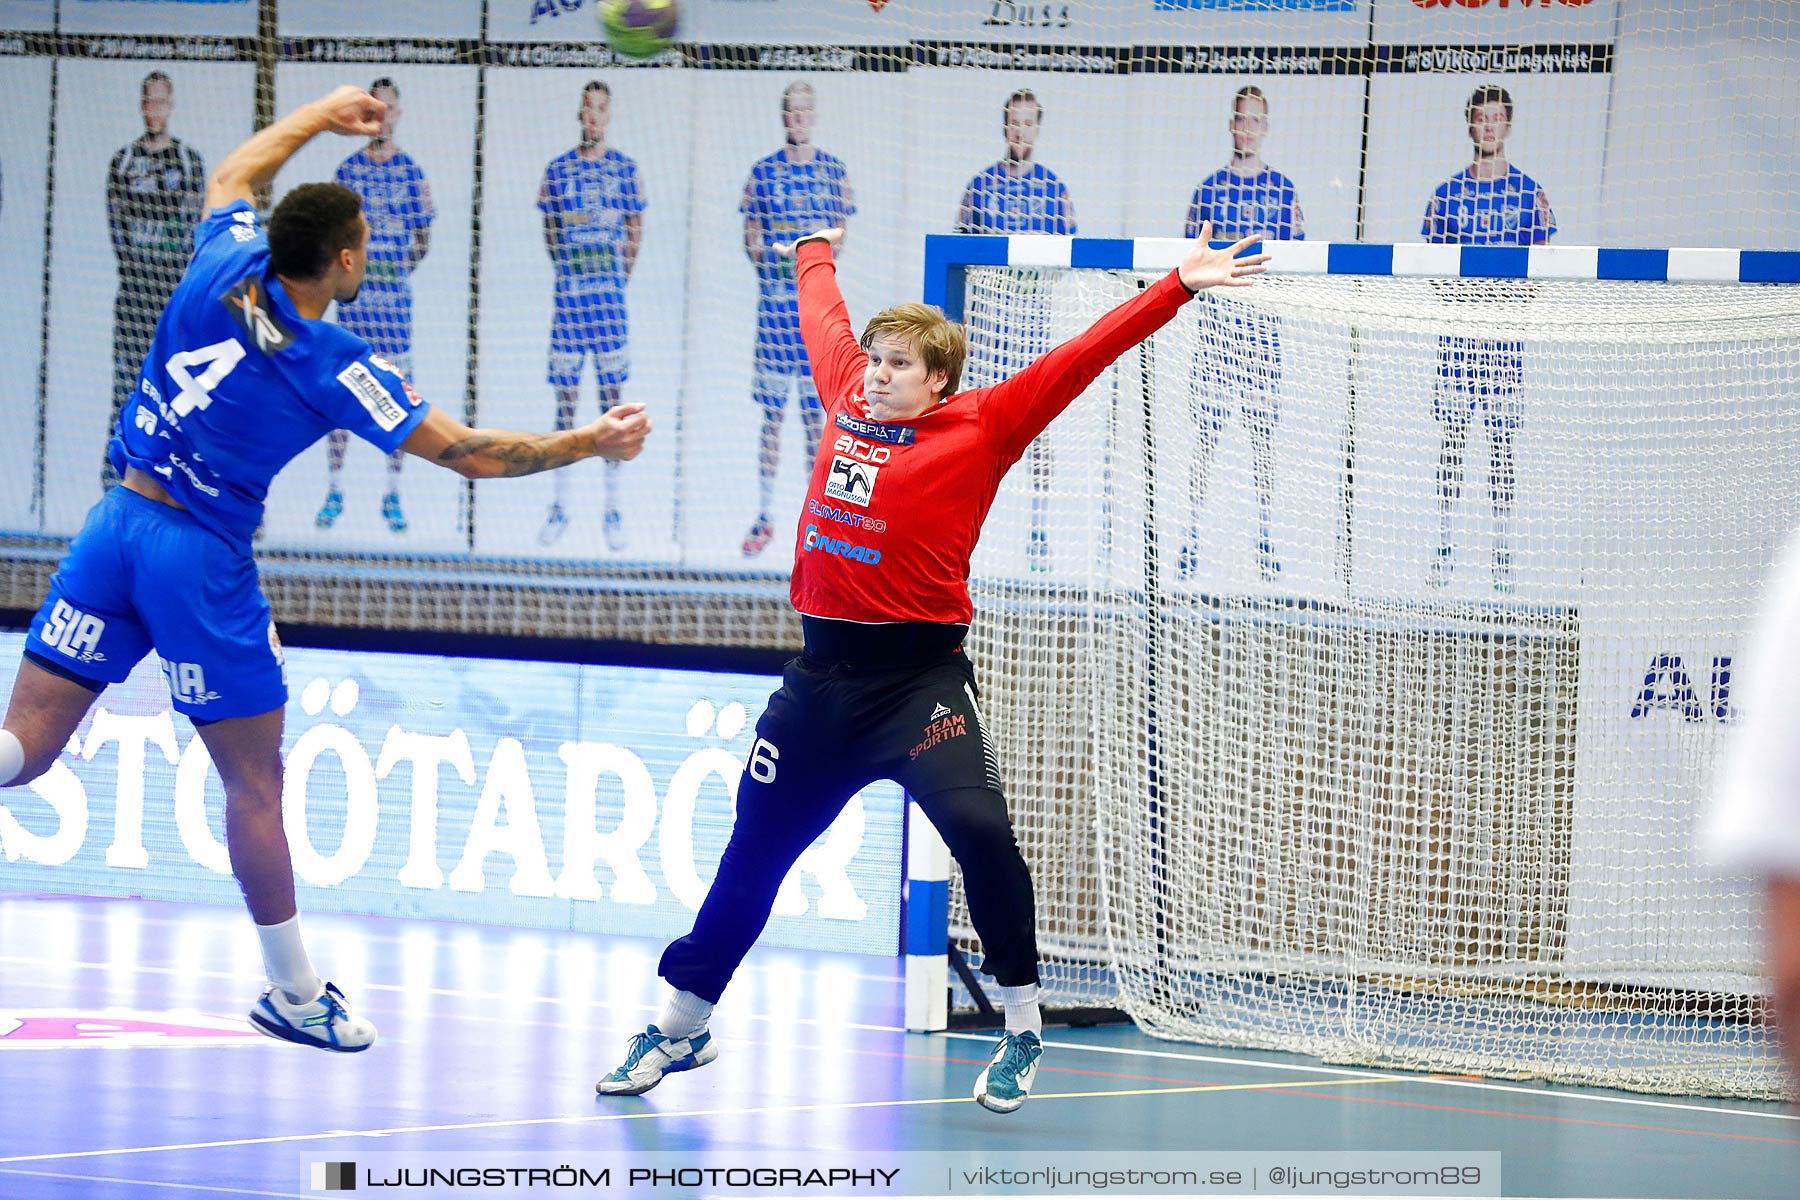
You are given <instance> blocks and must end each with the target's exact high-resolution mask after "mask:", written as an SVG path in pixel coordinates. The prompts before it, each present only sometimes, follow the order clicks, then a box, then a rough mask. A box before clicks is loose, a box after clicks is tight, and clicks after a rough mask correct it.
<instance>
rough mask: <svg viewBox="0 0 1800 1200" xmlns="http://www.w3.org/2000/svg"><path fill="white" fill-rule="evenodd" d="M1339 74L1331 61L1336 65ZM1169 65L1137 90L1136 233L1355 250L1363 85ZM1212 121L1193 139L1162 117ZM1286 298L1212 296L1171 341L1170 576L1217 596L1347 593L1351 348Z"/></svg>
mask: <svg viewBox="0 0 1800 1200" xmlns="http://www.w3.org/2000/svg"><path fill="white" fill-rule="evenodd" d="M1318 61H1320V62H1321V63H1323V62H1324V61H1325V60H1322V59H1321V60H1318ZM1172 72H1173V66H1172V65H1171V67H1170V69H1169V70H1168V71H1165V72H1162V73H1157V74H1152V75H1147V76H1142V77H1139V78H1138V79H1136V80H1134V81H1133V86H1134V89H1135V90H1136V92H1137V95H1136V97H1135V102H1136V104H1137V106H1138V109H1137V111H1138V112H1139V114H1140V116H1141V117H1142V120H1141V121H1140V123H1139V125H1138V128H1140V129H1142V130H1144V131H1145V135H1144V136H1142V137H1139V138H1137V139H1134V143H1135V145H1134V155H1133V162H1132V170H1133V172H1134V177H1135V185H1134V186H1133V187H1132V188H1131V189H1130V193H1129V196H1128V198H1127V213H1128V217H1127V223H1126V224H1127V229H1128V231H1129V232H1130V233H1131V234H1132V235H1134V236H1138V237H1194V236H1197V235H1198V233H1199V231H1200V225H1201V223H1202V222H1203V221H1210V222H1211V223H1212V233H1213V237H1214V238H1216V239H1221V240H1234V239H1236V238H1240V237H1244V236H1247V235H1249V234H1253V233H1261V234H1263V235H1264V236H1266V237H1269V238H1273V239H1285V240H1292V239H1296V238H1299V239H1311V240H1314V241H1353V240H1355V237H1356V192H1357V177H1358V169H1359V162H1358V149H1357V148H1358V146H1359V145H1360V142H1361V136H1362V91H1363V80H1362V78H1361V77H1360V76H1358V75H1356V74H1353V73H1348V72H1344V73H1335V74H1324V73H1321V74H1317V75H1311V76H1304V77H1297V78H1289V77H1269V76H1243V75H1232V74H1199V73H1188V74H1175V73H1172ZM1171 111H1178V112H1183V113H1188V114H1191V115H1192V117H1193V118H1194V119H1193V120H1192V121H1191V123H1189V124H1188V125H1186V126H1184V127H1181V128H1177V127H1176V126H1174V125H1172V124H1171V123H1170V122H1168V121H1164V120H1158V119H1155V118H1154V116H1153V114H1156V113H1166V112H1171ZM1278 291H1279V289H1278V288H1275V287H1270V286H1268V281H1264V285H1263V286H1260V287H1258V288H1255V289H1251V290H1249V291H1247V292H1243V293H1237V294H1233V295H1229V296H1217V297H1209V298H1206V299H1204V300H1202V301H1200V302H1199V303H1196V304H1194V305H1192V306H1190V308H1189V310H1188V311H1187V312H1184V313H1183V314H1182V315H1181V316H1180V317H1179V318H1177V328H1175V329H1172V330H1170V331H1169V332H1168V333H1167V334H1165V335H1164V337H1163V340H1162V342H1161V343H1160V344H1162V345H1164V346H1165V347H1166V349H1167V353H1164V354H1162V355H1160V356H1159V358H1158V361H1157V364H1156V368H1157V373H1158V380H1159V382H1158V390H1157V393H1156V394H1157V395H1159V396H1162V397H1165V398H1166V399H1165V401H1164V403H1163V404H1162V405H1161V406H1160V407H1159V409H1158V412H1157V416H1158V435H1157V446H1158V463H1159V477H1158V479H1157V481H1156V482H1157V495H1158V505H1157V514H1158V518H1159V526H1160V528H1161V537H1160V539H1159V544H1160V545H1161V547H1162V549H1163V552H1164V557H1165V559H1166V561H1165V564H1164V566H1165V576H1164V577H1165V579H1171V580H1176V581H1178V582H1180V583H1183V584H1186V585H1190V586H1194V587H1197V588H1200V589H1202V590H1205V591H1208V592H1217V591H1219V590H1222V589H1223V590H1228V591H1243V590H1246V589H1248V590H1258V589H1262V590H1266V589H1269V588H1273V587H1279V588H1280V589H1282V590H1287V589H1299V590H1301V591H1303V592H1304V593H1305V594H1307V595H1313V596H1318V595H1331V594H1336V593H1337V592H1338V591H1339V590H1341V587H1342V584H1341V577H1340V576H1339V574H1338V573H1337V571H1336V569H1335V558H1336V543H1337V539H1338V537H1339V534H1340V532H1341V531H1340V528H1339V527H1340V525H1341V523H1342V521H1341V499H1340V490H1341V486H1342V479H1341V476H1342V466H1343V462H1342V453H1341V449H1340V448H1341V445H1342V441H1343V437H1342V429H1343V424H1344V420H1345V416H1346V414H1345V406H1344V396H1343V386H1342V381H1343V380H1344V378H1345V377H1346V369H1347V356H1348V350H1349V347H1348V345H1347V343H1345V344H1334V343H1329V342H1326V341H1322V340H1320V339H1318V338H1316V337H1302V338H1298V339H1295V338H1289V339H1287V341H1286V342H1285V343H1284V341H1283V339H1282V336H1281V327H1282V323H1283V322H1282V319H1281V317H1280V316H1279V315H1273V314H1272V313H1271V310H1270V308H1269V307H1267V306H1266V302H1267V301H1270V300H1276V299H1278V294H1277V293H1278Z"/></svg>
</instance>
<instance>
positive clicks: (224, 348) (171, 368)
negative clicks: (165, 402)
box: [163, 338, 244, 417]
mask: <svg viewBox="0 0 1800 1200" xmlns="http://www.w3.org/2000/svg"><path fill="white" fill-rule="evenodd" d="M243 360H244V346H243V343H241V342H239V341H237V340H236V339H235V338H226V339H225V340H224V341H222V342H214V343H213V344H212V345H210V346H202V347H200V348H199V349H198V350H183V351H182V352H181V353H179V354H176V355H172V356H171V357H170V359H169V361H168V362H167V363H165V364H163V368H164V370H166V371H168V373H169V378H170V379H173V380H174V381H175V382H176V383H178V384H180V385H181V394H180V395H179V396H177V397H175V402H174V403H173V404H172V405H170V408H172V409H173V410H174V412H175V415H176V416H178V417H185V416H187V415H188V414H189V413H191V412H193V411H194V410H195V409H196V408H205V407H206V406H207V405H209V404H211V403H212V390H213V389H214V388H216V387H218V386H219V381H220V380H222V379H224V378H225V377H226V376H227V375H229V374H231V372H232V370H233V368H235V367H236V366H237V365H238V364H239V363H240V362H242V361H243ZM199 366H205V367H206V369H205V370H204V371H202V372H200V374H199V375H190V374H189V373H188V368H189V367H199Z"/></svg>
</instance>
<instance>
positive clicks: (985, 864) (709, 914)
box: [659, 649, 1038, 1004]
mask: <svg viewBox="0 0 1800 1200" xmlns="http://www.w3.org/2000/svg"><path fill="white" fill-rule="evenodd" d="M756 738H757V740H756V742H755V744H754V748H753V749H752V751H751V754H750V761H749V765H748V767H747V768H746V770H745V772H744V777H743V781H742V783H740V784H739V786H738V795H737V824H736V825H735V826H733V828H732V831H731V841H730V842H729V843H728V844H727V845H726V847H725V853H724V856H723V857H722V858H721V859H720V860H719V871H718V874H717V875H716V876H714V878H713V883H712V888H711V890H709V891H708V892H707V894H706V900H705V902H704V903H703V904H702V905H701V906H700V912H699V915H698V916H696V917H695V919H694V929H693V932H691V933H689V934H688V935H687V936H686V937H684V938H681V939H679V940H677V941H675V942H673V943H671V944H670V945H669V948H668V949H667V950H665V951H663V956H662V964H661V966H660V968H659V973H660V974H661V975H662V977H663V978H664V979H666V980H668V981H669V983H670V984H671V985H673V986H674V987H677V988H680V989H682V990H683V991H688V992H692V993H694V994H695V995H696V996H700V997H702V998H703V999H705V1000H708V1001H711V1002H713V1003H715V1004H716V1003H717V1002H718V1000H719V997H720V995H722V994H723V993H724V991H725V985H726V984H727V983H729V982H731V977H732V975H733V973H735V972H736V971H737V968H738V964H739V963H740V962H742V961H743V959H744V955H745V954H747V953H749V950H750V947H751V946H752V945H753V944H754V943H755V941H756V939H757V937H758V935H760V934H761V933H762V930H763V926H764V925H766V924H767V923H768V920H769V913H770V910H771V909H772V908H773V906H774V903H775V893H776V891H777V890H778V889H779V888H780V887H781V881H782V879H783V878H784V877H785V876H786V875H787V873H788V870H789V868H791V867H792V866H793V865H794V862H795V860H797V859H798V858H799V857H800V854H801V852H802V851H804V850H805V849H806V848H807V847H808V846H809V845H811V844H812V842H813V839H815V838H817V837H818V836H819V835H820V834H821V833H823V832H824V831H825V830H826V828H827V827H828V826H829V825H830V824H831V822H832V821H833V820H834V819H836V817H837V815H838V813H839V812H840V811H842V810H843V807H844V805H845V804H846V803H848V802H849V799H850V797H852V796H854V795H855V794H856V793H857V792H859V791H861V790H862V789H863V788H864V787H865V786H866V785H868V784H869V783H871V782H873V781H875V780H877V779H892V780H894V781H895V782H897V783H898V784H900V786H901V787H903V788H905V789H906V790H907V792H908V793H910V794H911V795H912V796H913V798H914V799H915V800H916V801H917V802H918V804H919V806H920V807H921V808H923V809H924V810H925V815H926V816H927V817H929V818H930V819H931V823H932V824H933V825H935V826H936V827H937V830H938V832H939V833H940V834H942V835H943V838H944V842H945V843H946V844H947V845H948V846H949V848H950V853H951V854H952V855H954V856H955V858H956V861H957V863H958V864H960V865H961V867H962V877H963V887H964V890H965V891H966V892H967V895H968V900H969V916H970V919H971V921H972V922H973V924H974V926H975V932H976V933H977V934H978V935H979V936H980V938H981V946H982V950H983V952H984V959H983V962H982V969H983V970H984V971H986V972H987V973H989V974H991V975H993V976H994V978H995V979H996V980H997V981H998V982H999V983H1001V984H1002V985H1008V986H1018V985H1022V984H1029V983H1036V982H1037V978H1038V973H1037V961H1038V953H1037V935H1036V929H1035V924H1036V916H1035V909H1034V902H1033V898H1032V891H1031V872H1030V871H1029V870H1028V869H1027V867H1026V866H1025V859H1024V858H1023V857H1022V856H1021V855H1020V853H1019V844H1018V842H1017V841H1016V840H1015V839H1014V837H1013V829H1012V821H1011V819H1010V818H1009V817H1008V816H1007V814H1006V800H1005V798H1004V797H1003V796H1002V795H1001V791H1000V771H999V766H998V764H997V762H996V760H995V758H994V751H993V746H992V744H991V743H990V742H989V741H988V736H987V730H986V729H985V728H984V727H983V725H982V721H981V710H980V707H979V706H978V704H977V703H976V689H975V671H974V668H973V667H972V666H971V665H970V664H969V660H968V658H967V657H966V656H965V655H964V654H963V653H962V651H961V650H960V649H957V650H952V651H948V652H940V653H937V654H934V655H932V656H931V657H930V658H929V660H928V661H926V662H924V663H923V664H911V665H907V666H902V667H871V666H867V665H853V664H848V663H836V664H833V665H826V664H825V663H823V662H820V661H819V660H816V659H811V658H808V657H807V656H805V655H802V656H801V657H800V658H796V659H794V660H793V661H792V662H790V663H788V665H787V669H786V670H785V671H784V672H783V674H782V684H781V689H780V690H779V691H777V692H776V693H775V694H774V695H772V696H770V697H769V707H768V709H767V710H766V711H765V712H764V713H763V715H762V719H761V720H759V721H757V723H756Z"/></svg>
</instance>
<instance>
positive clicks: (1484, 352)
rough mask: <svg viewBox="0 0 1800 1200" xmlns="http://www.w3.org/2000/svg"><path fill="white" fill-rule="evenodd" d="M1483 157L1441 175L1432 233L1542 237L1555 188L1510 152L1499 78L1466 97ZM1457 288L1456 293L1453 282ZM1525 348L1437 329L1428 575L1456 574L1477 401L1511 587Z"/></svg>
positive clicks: (1524, 242)
mask: <svg viewBox="0 0 1800 1200" xmlns="http://www.w3.org/2000/svg"><path fill="white" fill-rule="evenodd" d="M1463 115H1464V117H1465V118H1466V119H1467V120H1468V124H1469V140H1470V141H1472V142H1474V144H1475V160H1474V161H1473V162H1471V163H1470V164H1469V165H1468V167H1467V168H1465V169H1464V170H1462V171H1461V172H1459V173H1458V174H1456V175H1453V176H1451V177H1450V178H1449V179H1447V180H1445V181H1444V182H1443V183H1441V184H1439V185H1438V189H1437V191H1435V192H1433V193H1432V196H1431V203H1430V204H1428V205H1427V206H1426V208H1425V223H1424V228H1423V231H1422V232H1423V233H1424V235H1425V240H1426V241H1428V242H1451V243H1457V244H1460V245H1465V246H1541V245H1543V244H1544V243H1546V242H1548V241H1549V240H1550V238H1551V237H1552V236H1553V235H1554V234H1555V233H1556V214H1555V213H1554V212H1552V211H1551V209H1550V197H1549V195H1548V193H1546V192H1545V191H1544V189H1543V187H1542V186H1541V185H1539V183H1538V182H1537V180H1535V179H1533V178H1532V177H1531V176H1529V175H1527V174H1525V172H1523V171H1521V170H1519V168H1517V167H1515V166H1513V165H1512V164H1511V163H1509V162H1507V161H1506V139H1507V137H1508V136H1509V135H1510V134H1511V133H1512V117H1513V102H1512V96H1511V95H1510V94H1509V93H1508V92H1507V90H1506V89H1505V88H1503V87H1499V86H1496V85H1493V84H1489V85H1486V86H1484V87H1479V88H1476V89H1475V91H1474V92H1473V94H1471V95H1470V96H1469V102H1468V104H1467V105H1465V106H1464V110H1463ZM1451 298H1452V299H1455V298H1456V293H1455V292H1452V294H1451ZM1524 353H1525V348H1524V347H1523V346H1522V345H1520V344H1519V343H1518V342H1516V341H1495V340H1494V339H1492V338H1481V337H1440V338H1438V375H1437V386H1436V389H1435V391H1434V394H1433V397H1432V406H1431V411H1432V416H1433V417H1435V418H1436V419H1437V422H1438V424H1439V425H1440V426H1441V427H1442V430H1443V442H1442V446H1441V447H1440V449H1439V452H1438V469H1437V499H1438V548H1437V554H1436V556H1435V557H1433V559H1432V560H1431V570H1430V575H1429V577H1428V581H1429V582H1430V583H1431V584H1432V585H1433V586H1434V587H1442V586H1444V585H1445V584H1447V583H1449V582H1450V574H1451V571H1452V570H1453V569H1454V566H1455V561H1456V558H1455V541H1454V539H1453V538H1452V517H1453V515H1454V512H1455V508H1456V502H1457V500H1458V499H1459V498H1460V497H1461V495H1462V483H1463V455H1464V452H1465V451H1466V449H1467V448H1468V444H1469V426H1470V425H1471V424H1473V422H1474V416H1475V412H1476V410H1477V409H1479V410H1480V411H1481V414H1482V421H1483V423H1484V424H1485V425H1486V426H1487V434H1488V496H1489V499H1490V500H1491V502H1492V506H1493V517H1494V528H1493V534H1494V549H1493V558H1492V565H1491V569H1492V576H1493V582H1494V588H1495V590H1496V591H1500V592H1510V591H1511V590H1512V586H1513V579H1512V541H1511V538H1512V510H1513V490H1514V487H1515V484H1516V482H1517V479H1518V474H1517V469H1516V468H1515V466H1514V464H1513V435H1514V434H1515V433H1516V432H1517V431H1518V428H1519V421H1520V417H1521V415H1522V414H1521V404H1520V399H1519V390H1520V387H1521V386H1522V383H1523V376H1524V373H1525V372H1524Z"/></svg>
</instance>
